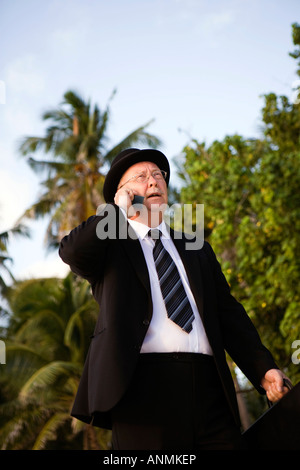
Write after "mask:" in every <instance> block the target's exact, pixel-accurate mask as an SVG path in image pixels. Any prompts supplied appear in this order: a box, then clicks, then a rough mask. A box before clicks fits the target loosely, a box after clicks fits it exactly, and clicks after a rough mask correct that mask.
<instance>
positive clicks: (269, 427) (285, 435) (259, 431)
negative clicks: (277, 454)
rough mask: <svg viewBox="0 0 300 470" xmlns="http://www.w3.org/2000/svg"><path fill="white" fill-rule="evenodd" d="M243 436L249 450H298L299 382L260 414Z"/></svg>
mask: <svg viewBox="0 0 300 470" xmlns="http://www.w3.org/2000/svg"><path fill="white" fill-rule="evenodd" d="M243 438H244V439H245V441H246V445H247V447H248V448H249V449H250V450H251V449H257V450H300V382H299V383H298V384H297V385H295V386H294V387H292V388H291V389H290V390H289V392H288V393H287V394H286V395H284V397H283V398H281V400H279V401H278V402H277V403H275V404H274V405H272V406H271V407H270V408H269V409H268V410H267V411H266V412H265V413H264V414H263V415H262V416H260V418H259V419H258V420H257V421H255V423H253V424H252V426H250V427H249V428H248V429H247V430H246V431H245V432H244V433H243Z"/></svg>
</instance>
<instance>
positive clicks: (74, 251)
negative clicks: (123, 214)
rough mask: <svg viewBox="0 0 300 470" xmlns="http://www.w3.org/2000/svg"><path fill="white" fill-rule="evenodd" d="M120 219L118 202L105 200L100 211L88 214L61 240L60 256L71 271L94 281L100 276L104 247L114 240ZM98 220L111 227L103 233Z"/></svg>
mask: <svg viewBox="0 0 300 470" xmlns="http://www.w3.org/2000/svg"><path fill="white" fill-rule="evenodd" d="M119 221H120V212H119V210H118V208H117V206H115V205H114V204H107V205H106V206H105V207H104V208H103V210H102V214H101V215H99V216H96V215H94V216H92V217H90V218H89V219H87V220H86V221H85V222H83V223H82V224H80V225H79V226H78V227H76V228H74V229H73V230H72V231H71V232H70V233H69V235H67V236H65V237H64V238H63V239H62V240H61V242H60V245H59V255H60V257H61V258H62V260H63V261H64V262H65V263H67V264H68V265H69V266H70V268H71V270H72V271H73V272H74V273H76V274H78V275H79V276H81V277H83V278H84V279H87V280H88V281H89V282H91V283H93V281H94V280H95V279H99V278H101V277H102V276H103V269H104V266H105V259H106V255H107V247H108V244H109V243H113V242H114V240H116V234H117V230H118V224H119ZM99 224H102V225H105V224H107V226H108V227H109V228H110V229H112V230H111V231H109V230H108V231H107V235H106V236H105V232H104V230H102V229H101V230H99ZM109 224H110V225H109ZM100 231H101V233H100Z"/></svg>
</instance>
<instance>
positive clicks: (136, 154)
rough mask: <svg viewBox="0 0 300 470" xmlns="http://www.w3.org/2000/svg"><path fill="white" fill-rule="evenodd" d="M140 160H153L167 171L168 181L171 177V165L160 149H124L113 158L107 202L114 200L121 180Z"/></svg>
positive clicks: (104, 186)
mask: <svg viewBox="0 0 300 470" xmlns="http://www.w3.org/2000/svg"><path fill="white" fill-rule="evenodd" d="M138 162H153V163H155V164H156V165H157V166H158V167H159V168H160V169H161V170H164V171H166V172H167V177H166V183H167V185H168V183H169V179H170V166H169V162H168V160H167V157H166V156H165V155H164V154H163V153H162V152H160V151H159V150H154V149H142V150H140V149H136V148H129V149H125V150H122V152H120V153H119V154H118V155H117V156H116V157H115V159H114V160H113V162H112V164H111V167H110V170H109V171H108V173H107V175H106V178H105V181H104V185H103V196H104V199H105V201H106V202H113V200H114V197H115V194H116V192H117V188H118V184H119V181H120V179H121V177H122V175H123V174H124V173H125V171H126V170H128V168H130V167H131V166H132V165H134V164H135V163H138Z"/></svg>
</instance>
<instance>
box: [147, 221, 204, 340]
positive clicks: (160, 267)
mask: <svg viewBox="0 0 300 470" xmlns="http://www.w3.org/2000/svg"><path fill="white" fill-rule="evenodd" d="M148 234H149V236H150V237H151V238H152V239H153V240H154V241H155V245H154V248H153V258H154V262H155V267H156V270H157V274H158V279H159V283H160V288H161V292H162V296H163V299H164V302H165V305H166V309H167V314H168V317H169V318H170V320H172V321H173V322H175V323H176V324H177V325H179V326H180V327H181V328H182V329H183V330H184V331H186V332H187V333H190V332H191V330H192V328H193V326H192V322H193V320H194V318H195V316H194V314H193V311H192V307H191V305H190V302H189V300H188V298H187V295H186V292H185V290H184V287H183V284H182V282H181V278H180V275H179V272H178V269H177V267H176V264H175V263H174V261H173V259H172V258H171V256H170V254H169V253H168V252H167V250H166V249H165V248H164V246H163V244H162V242H161V240H160V237H161V232H160V231H159V230H158V229H154V230H149V232H148Z"/></svg>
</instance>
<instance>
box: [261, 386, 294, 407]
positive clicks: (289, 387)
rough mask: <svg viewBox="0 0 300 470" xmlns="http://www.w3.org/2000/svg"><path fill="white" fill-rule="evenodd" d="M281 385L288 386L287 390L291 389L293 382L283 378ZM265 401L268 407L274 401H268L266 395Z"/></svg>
mask: <svg viewBox="0 0 300 470" xmlns="http://www.w3.org/2000/svg"><path fill="white" fill-rule="evenodd" d="M283 386H284V387H286V388H288V389H289V390H292V388H293V384H292V382H291V381H290V380H289V379H283ZM267 403H268V406H269V408H271V406H273V405H274V403H273V402H272V401H270V400H269V399H268V397H267Z"/></svg>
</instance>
